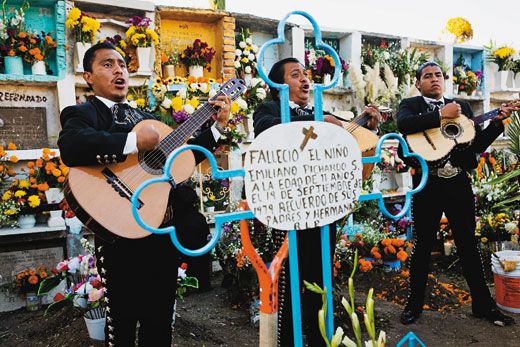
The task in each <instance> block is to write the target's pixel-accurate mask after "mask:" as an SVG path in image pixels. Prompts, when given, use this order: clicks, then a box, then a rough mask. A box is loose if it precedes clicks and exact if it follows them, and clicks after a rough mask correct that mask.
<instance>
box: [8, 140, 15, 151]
mask: <svg viewBox="0 0 520 347" xmlns="http://www.w3.org/2000/svg"><path fill="white" fill-rule="evenodd" d="M7 149H8V150H10V151H16V145H15V144H14V143H12V142H10V143H9V144H8V145H7Z"/></svg>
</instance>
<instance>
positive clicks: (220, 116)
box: [208, 95, 231, 128]
mask: <svg viewBox="0 0 520 347" xmlns="http://www.w3.org/2000/svg"><path fill="white" fill-rule="evenodd" d="M208 103H209V104H210V105H213V106H216V107H219V110H218V112H217V115H216V117H215V121H216V122H217V123H218V125H219V126H220V127H221V128H225V127H226V126H227V123H228V120H229V115H230V112H229V111H230V109H231V98H230V97H229V96H224V95H220V96H219V97H217V98H216V99H215V100H212V101H208Z"/></svg>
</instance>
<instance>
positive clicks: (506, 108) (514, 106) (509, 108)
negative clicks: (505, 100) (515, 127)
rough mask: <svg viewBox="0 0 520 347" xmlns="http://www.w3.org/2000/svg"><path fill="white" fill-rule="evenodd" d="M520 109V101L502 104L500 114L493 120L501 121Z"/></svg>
mask: <svg viewBox="0 0 520 347" xmlns="http://www.w3.org/2000/svg"><path fill="white" fill-rule="evenodd" d="M519 110H520V101H514V102H513V103H511V104H502V106H500V111H499V113H498V116H496V117H495V118H494V119H493V122H497V123H498V122H501V121H503V120H504V119H506V118H508V117H509V116H511V112H513V111H519Z"/></svg>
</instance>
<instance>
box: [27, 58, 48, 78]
mask: <svg viewBox="0 0 520 347" xmlns="http://www.w3.org/2000/svg"><path fill="white" fill-rule="evenodd" d="M31 71H32V74H33V75H47V69H46V67H45V62H44V61H43V60H39V61H35V62H34V63H33V64H32V66H31Z"/></svg>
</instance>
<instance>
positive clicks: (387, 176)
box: [374, 172, 396, 191]
mask: <svg viewBox="0 0 520 347" xmlns="http://www.w3.org/2000/svg"><path fill="white" fill-rule="evenodd" d="M395 186H396V183H395V177H394V175H393V174H392V173H391V172H382V173H381V179H380V181H379V187H375V183H374V189H377V190H378V191H390V190H393V189H394V188H395Z"/></svg>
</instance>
